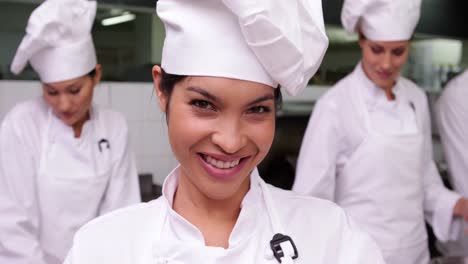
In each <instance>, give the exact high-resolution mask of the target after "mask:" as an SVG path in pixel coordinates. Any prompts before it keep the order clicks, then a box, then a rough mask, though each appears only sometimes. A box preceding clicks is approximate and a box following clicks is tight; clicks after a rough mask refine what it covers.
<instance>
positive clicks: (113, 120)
mask: <svg viewBox="0 0 468 264" xmlns="http://www.w3.org/2000/svg"><path fill="white" fill-rule="evenodd" d="M94 111H95V112H96V116H97V119H98V121H99V122H100V123H101V124H102V125H104V126H105V127H106V128H109V129H116V128H119V129H122V128H125V129H127V120H126V119H125V117H124V115H123V114H122V113H120V112H117V111H115V110H112V109H109V108H103V107H100V106H94Z"/></svg>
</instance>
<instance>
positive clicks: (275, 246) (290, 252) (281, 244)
mask: <svg viewBox="0 0 468 264" xmlns="http://www.w3.org/2000/svg"><path fill="white" fill-rule="evenodd" d="M270 248H271V250H272V251H273V256H274V257H275V258H276V260H278V262H279V263H281V258H283V257H285V256H289V257H291V258H292V259H297V258H298V257H299V255H298V253H297V248H296V245H295V244H294V242H293V240H292V239H291V237H289V236H285V235H283V234H280V233H278V234H275V235H274V236H273V238H272V239H271V241H270Z"/></svg>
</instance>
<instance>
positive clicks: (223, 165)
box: [205, 156, 240, 169]
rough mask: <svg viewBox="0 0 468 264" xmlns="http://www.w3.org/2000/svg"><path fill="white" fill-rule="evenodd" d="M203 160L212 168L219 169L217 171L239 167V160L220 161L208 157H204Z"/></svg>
mask: <svg viewBox="0 0 468 264" xmlns="http://www.w3.org/2000/svg"><path fill="white" fill-rule="evenodd" d="M205 159H206V161H207V162H208V163H210V164H211V165H213V166H214V167H216V168H219V169H230V168H233V167H235V166H237V165H239V162H240V159H238V160H234V161H226V162H224V161H221V160H216V159H214V158H212V157H210V156H205Z"/></svg>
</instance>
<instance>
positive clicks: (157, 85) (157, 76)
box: [152, 65, 168, 113]
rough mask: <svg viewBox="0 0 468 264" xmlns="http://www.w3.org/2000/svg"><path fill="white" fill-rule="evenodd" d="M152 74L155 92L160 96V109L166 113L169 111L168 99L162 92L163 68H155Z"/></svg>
mask: <svg viewBox="0 0 468 264" xmlns="http://www.w3.org/2000/svg"><path fill="white" fill-rule="evenodd" d="M152 73H153V83H154V91H155V92H156V95H157V96H158V102H159V108H160V109H161V111H163V112H164V113H165V112H166V109H167V103H168V100H167V99H168V98H167V96H166V95H165V94H164V93H163V91H162V90H161V78H162V69H161V67H160V66H157V65H155V66H153V70H152Z"/></svg>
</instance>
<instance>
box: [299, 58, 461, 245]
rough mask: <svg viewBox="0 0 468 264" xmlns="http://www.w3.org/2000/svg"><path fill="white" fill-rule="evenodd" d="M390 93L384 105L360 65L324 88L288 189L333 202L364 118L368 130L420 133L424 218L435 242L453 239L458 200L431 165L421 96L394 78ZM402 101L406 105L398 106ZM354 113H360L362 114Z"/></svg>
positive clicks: (425, 109) (364, 132)
mask: <svg viewBox="0 0 468 264" xmlns="http://www.w3.org/2000/svg"><path fill="white" fill-rule="evenodd" d="M393 92H394V93H395V95H396V100H395V101H388V100H387V99H386V97H385V93H384V91H383V90H382V89H380V88H379V87H377V86H375V85H374V84H373V83H372V82H371V81H370V80H369V79H368V78H367V76H366V75H365V73H364V72H363V70H362V66H361V64H358V66H357V67H356V69H355V70H354V71H353V72H352V73H351V74H350V75H348V76H347V77H345V78H344V79H343V80H341V81H340V82H338V83H337V84H336V85H335V86H334V87H333V88H332V89H330V90H329V91H328V92H327V93H326V94H325V95H324V96H323V97H322V98H321V99H320V100H319V101H318V102H317V104H316V106H315V108H314V112H313V114H312V115H311V117H310V121H309V124H308V127H307V130H306V133H305V135H304V139H303V142H302V146H301V150H300V154H299V159H298V164H297V171H296V179H295V182H294V186H293V190H294V191H296V192H298V193H300V194H306V195H311V196H316V197H320V198H324V199H328V200H332V201H333V200H335V197H336V193H335V188H336V185H337V182H338V181H340V175H341V173H342V171H343V168H344V167H345V166H346V164H347V162H348V161H349V160H350V158H351V156H352V154H353V153H354V152H355V151H356V150H357V149H358V148H359V146H360V144H361V143H362V142H363V140H364V138H365V137H366V136H367V130H366V127H365V124H364V115H365V114H368V115H369V117H370V122H371V123H372V126H373V127H375V128H376V129H377V130H378V131H379V132H380V133H383V134H388V135H398V134H403V133H412V132H414V131H416V130H420V131H423V133H424V143H423V148H424V150H423V152H422V153H423V155H424V157H423V162H424V164H423V170H424V175H421V181H423V192H424V210H425V215H426V219H427V220H428V221H429V222H430V223H431V225H432V226H433V229H434V232H435V234H436V235H437V237H438V238H439V239H441V240H449V239H454V237H455V236H456V233H457V232H458V230H459V229H460V225H461V221H453V220H454V219H453V216H452V215H453V207H454V205H455V203H456V201H457V200H458V199H459V198H460V196H459V195H458V194H456V193H454V192H451V191H449V190H448V189H446V188H445V187H444V186H443V184H442V181H441V179H440V176H439V174H438V171H437V168H436V166H435V163H434V162H433V158H432V141H431V131H430V117H429V111H428V105H427V99H426V96H425V94H424V93H423V91H421V90H420V89H419V88H418V87H417V86H416V85H415V84H413V83H412V82H410V81H409V80H407V79H405V78H403V77H400V78H399V79H398V81H397V84H396V85H395V87H394V89H393ZM359 95H362V96H363V100H362V101H360V100H359V99H358V96H359ZM402 100H405V101H409V102H411V104H405V103H400V102H401V101H402ZM359 102H364V104H365V107H357V104H359ZM360 109H366V111H368V113H364V112H362V111H360ZM389 158H391V157H389ZM369 162H372V157H369ZM378 176H379V175H375V177H378ZM371 180H372V179H369V181H371ZM404 202H405V201H402V203H404ZM421 224H422V225H423V224H424V223H421Z"/></svg>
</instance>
